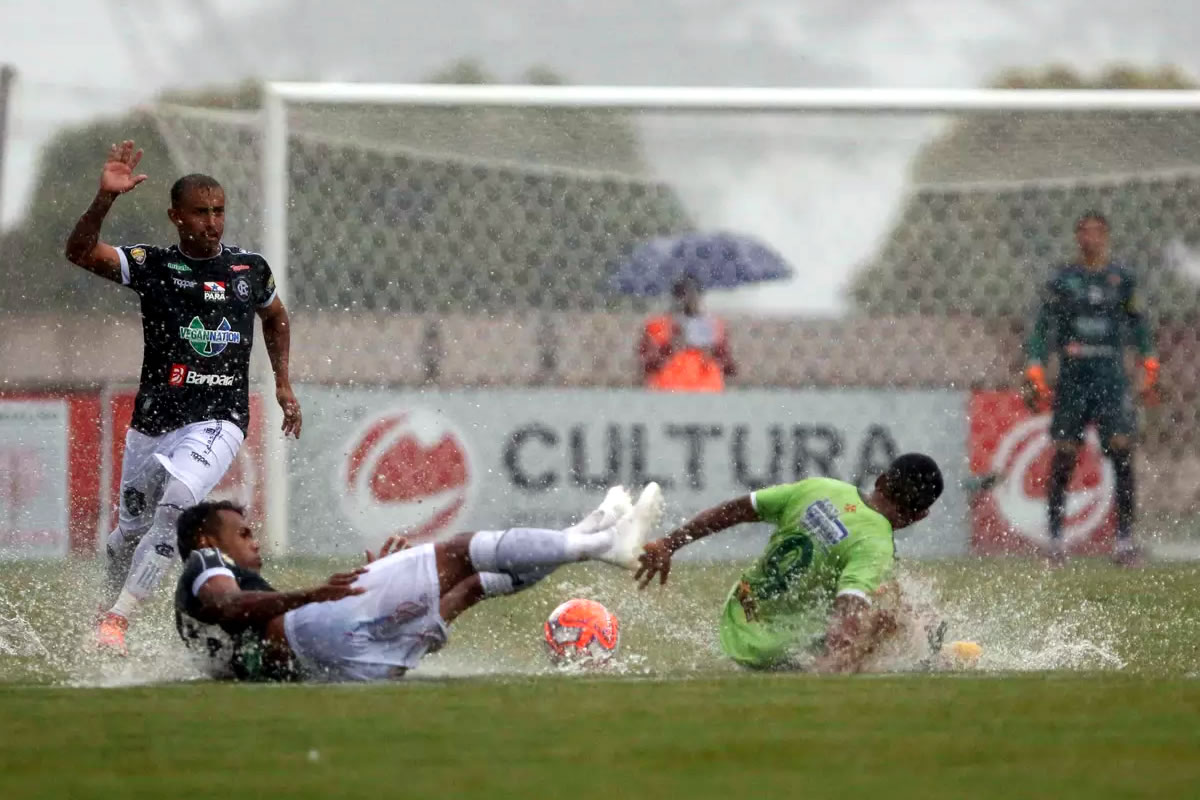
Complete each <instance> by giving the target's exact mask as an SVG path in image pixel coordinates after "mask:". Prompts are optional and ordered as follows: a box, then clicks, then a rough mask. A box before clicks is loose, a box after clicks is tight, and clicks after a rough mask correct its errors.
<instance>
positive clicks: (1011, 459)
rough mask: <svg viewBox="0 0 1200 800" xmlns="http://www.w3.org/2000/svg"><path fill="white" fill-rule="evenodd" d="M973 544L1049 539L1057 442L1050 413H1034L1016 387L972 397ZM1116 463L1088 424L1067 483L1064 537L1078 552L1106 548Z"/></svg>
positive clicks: (1021, 545)
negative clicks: (1050, 491)
mask: <svg viewBox="0 0 1200 800" xmlns="http://www.w3.org/2000/svg"><path fill="white" fill-rule="evenodd" d="M970 414H971V430H970V438H969V443H968V448H969V453H970V460H971V472H972V474H973V475H975V476H976V477H977V478H978V479H979V481H980V483H981V487H980V488H979V490H978V491H977V492H976V493H975V495H974V497H973V499H972V500H971V547H972V550H974V551H975V552H977V553H984V554H996V553H1019V552H1031V551H1034V550H1036V549H1039V548H1042V547H1044V546H1045V545H1046V544H1047V543H1048V542H1049V534H1048V522H1047V518H1046V489H1047V485H1048V482H1049V476H1050V461H1051V459H1052V458H1053V455H1054V444H1053V442H1052V441H1051V438H1050V415H1049V414H1039V415H1036V416H1035V415H1033V414H1032V413H1030V411H1029V410H1028V409H1027V408H1026V406H1025V404H1024V402H1023V401H1022V399H1021V396H1020V395H1019V394H1018V393H1016V392H976V393H975V394H974V395H972V397H971V409H970ZM1113 484H1114V479H1113V471H1112V465H1111V464H1110V463H1109V462H1108V460H1107V459H1105V458H1104V456H1103V454H1102V453H1101V451H1100V442H1099V439H1098V437H1097V436H1096V433H1095V431H1089V432H1088V435H1087V438H1086V440H1085V442H1084V446H1083V448H1082V449H1081V451H1080V454H1079V460H1078V462H1077V463H1076V466H1075V471H1074V473H1073V474H1072V476H1071V483H1070V484H1069V485H1068V487H1067V499H1066V509H1065V514H1064V518H1063V542H1064V544H1065V545H1066V547H1067V548H1068V549H1069V550H1071V551H1073V552H1077V553H1097V552H1106V551H1107V550H1108V549H1110V543H1111V539H1112V535H1113V531H1114V524H1115V523H1114V518H1113V516H1114V515H1113Z"/></svg>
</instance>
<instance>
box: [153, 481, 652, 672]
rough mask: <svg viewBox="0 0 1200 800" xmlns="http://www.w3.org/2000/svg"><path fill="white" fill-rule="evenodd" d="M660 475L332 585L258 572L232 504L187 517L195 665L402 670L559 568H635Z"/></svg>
mask: <svg viewBox="0 0 1200 800" xmlns="http://www.w3.org/2000/svg"><path fill="white" fill-rule="evenodd" d="M662 507H663V498H662V492H661V491H660V490H659V487H658V485H657V484H654V483H650V484H647V485H646V487H645V488H644V489H643V490H642V493H641V496H640V497H638V501H637V503H636V504H632V503H631V502H630V498H629V495H628V493H627V492H626V491H625V490H624V489H623V488H621V487H619V486H618V487H614V488H613V489H610V490H609V492H608V494H607V496H606V497H605V498H604V502H603V503H601V504H600V507H599V508H597V509H596V510H595V511H593V512H592V513H591V514H589V515H588V516H587V517H585V518H584V519H583V521H582V522H580V523H578V524H576V525H573V526H571V527H570V528H566V529H564V530H544V529H537V528H510V529H508V530H503V531H479V532H477V533H464V534H460V535H458V536H455V537H453V538H451V539H448V540H446V541H444V542H437V543H436V544H424V545H421V546H420V547H415V548H412V549H403V545H400V549H399V550H397V551H396V552H391V553H389V551H390V550H394V549H396V538H395V537H393V538H392V539H390V540H388V543H387V544H385V545H384V547H383V549H382V550H381V551H380V554H379V555H380V557H379V558H377V559H376V558H373V557H372V555H371V553H369V552H368V553H367V561H368V564H367V566H366V567H365V568H362V569H358V570H355V571H353V572H346V573H341V574H338V575H334V576H333V577H331V578H330V579H329V580H328V581H327V582H326V583H325V584H323V585H321V586H317V587H314V588H312V589H307V590H301V591H295V592H277V591H275V589H274V588H273V587H272V586H271V585H270V584H269V583H267V582H266V580H264V579H263V577H262V576H261V575H259V573H258V570H259V569H260V568H261V567H262V558H261V557H260V556H259V553H258V542H257V540H256V539H255V538H254V531H253V530H252V529H251V528H250V527H249V526H248V525H247V524H246V520H245V519H244V518H243V516H242V513H241V510H240V509H239V508H238V507H237V506H236V505H234V504H232V503H228V502H219V503H200V504H198V505H195V506H192V507H191V508H189V509H188V510H187V511H185V512H184V513H183V515H182V516H181V517H180V518H179V542H178V544H179V552H180V555H181V556H182V557H183V560H184V568H183V574H182V575H180V577H179V582H178V585H177V586H176V589H175V626H176V629H177V630H178V631H179V635H180V637H181V638H182V639H183V641H184V644H185V645H186V646H187V648H188V650H189V651H190V652H191V654H192V655H193V656H194V658H195V660H196V662H197V666H198V667H199V668H200V669H201V670H202V671H203V672H204V673H205V674H207V675H208V676H210V677H212V678H217V679H222V680H243V681H272V680H274V681H281V680H284V681H286V680H333V681H373V680H384V679H388V678H397V677H400V676H402V675H403V674H404V673H405V672H406V671H407V670H409V669H412V668H413V667H415V666H416V665H417V664H418V663H419V662H420V660H421V658H422V657H424V656H425V654H426V653H430V652H433V651H435V650H438V649H439V648H441V646H442V645H444V644H445V643H446V639H447V636H448V629H447V626H448V625H449V623H450V622H452V621H453V620H454V619H455V618H456V617H457V616H458V615H459V614H461V613H462V612H464V611H466V610H467V609H468V608H470V607H471V606H473V605H475V604H476V603H478V602H480V601H481V600H484V599H486V598H488V597H493V596H497V595H506V594H512V593H513V592H516V591H520V590H522V589H525V588H528V587H529V586H532V585H533V584H534V583H536V582H537V581H538V580H540V579H541V578H543V577H545V576H546V575H548V574H550V572H551V571H553V570H554V568H555V567H558V566H560V565H562V564H569V563H572V562H577V561H585V560H596V561H604V562H606V563H608V564H612V565H614V566H618V567H622V568H624V569H629V570H633V569H635V568H636V567H637V566H638V556H640V555H641V554H642V547H643V545H644V544H645V542H646V541H647V540H648V539H649V537H650V535H651V534H652V533H653V532H654V529H655V528H656V527H657V526H658V523H659V520H660V519H661V518H662Z"/></svg>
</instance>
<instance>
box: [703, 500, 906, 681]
mask: <svg viewBox="0 0 1200 800" xmlns="http://www.w3.org/2000/svg"><path fill="white" fill-rule="evenodd" d="M750 499H751V501H752V502H753V503H754V507H755V509H756V510H757V511H758V515H759V518H760V519H762V520H763V521H764V522H770V523H773V524H774V525H775V532H774V533H773V534H772V535H771V539H770V541H769V542H768V543H767V548H766V550H765V551H764V552H763V554H762V557H760V558H759V559H758V561H756V562H755V563H754V564H753V565H752V566H751V567H750V568H749V569H748V570H746V572H745V573H744V574H743V575H742V580H741V581H740V582H739V583H738V584H737V585H736V586H734V587H733V590H732V591H731V592H730V594H729V598H728V599H727V600H726V603H725V609H724V612H723V614H722V619H721V646H722V648H723V649H724V650H725V652H726V653H727V654H728V655H729V656H730V657H731V658H733V659H734V660H736V661H738V662H739V663H742V664H744V665H747V666H755V667H766V666H771V665H772V664H775V663H778V662H780V661H782V660H784V659H786V657H787V656H788V655H789V653H790V652H792V651H795V650H797V649H804V648H805V647H806V646H807V645H808V644H809V642H810V641H811V640H812V639H814V638H816V637H819V636H820V635H821V634H823V633H824V631H825V626H826V624H827V622H828V617H829V612H830V610H831V608H832V605H833V600H834V598H835V597H837V596H838V595H841V594H851V595H855V596H857V597H861V598H863V599H864V600H867V601H868V602H869V601H870V595H871V593H873V592H874V591H875V590H876V589H877V588H879V586H880V584H882V583H883V582H884V581H885V580H886V579H887V577H888V575H889V574H890V572H891V569H892V564H893V563H894V561H895V543H894V541H893V539H892V526H891V523H889V522H888V521H887V519H885V518H884V517H883V516H882V515H881V514H879V513H878V512H876V511H875V510H874V509H872V508H870V507H869V506H868V505H867V504H866V503H865V502H863V499H862V496H861V495H859V493H858V489H857V488H856V487H855V486H853V485H851V484H849V483H845V482H843V481H838V480H833V479H832V478H809V479H807V480H803V481H800V482H799V483H793V484H787V485H783V486H773V487H771V488H769V489H762V490H760V491H757V492H754V493H753V494H752V495H750Z"/></svg>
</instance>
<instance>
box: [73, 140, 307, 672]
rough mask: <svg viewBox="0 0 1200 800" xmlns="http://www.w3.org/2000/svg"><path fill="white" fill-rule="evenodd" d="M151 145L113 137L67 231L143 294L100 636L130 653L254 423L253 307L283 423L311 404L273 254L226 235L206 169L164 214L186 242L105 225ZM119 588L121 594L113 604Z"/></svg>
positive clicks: (106, 644)
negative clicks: (199, 510) (182, 522)
mask: <svg viewBox="0 0 1200 800" xmlns="http://www.w3.org/2000/svg"><path fill="white" fill-rule="evenodd" d="M141 157H142V151H141V150H137V149H135V147H134V143H133V142H131V141H125V142H122V143H121V144H119V145H113V148H112V150H111V151H110V152H109V155H108V160H107V161H106V162H105V164H104V170H103V172H102V173H101V175H100V190H99V192H97V194H96V198H95V199H94V200H93V201H92V204H91V206H90V207H89V208H88V210H87V211H86V212H84V214H83V216H82V217H81V218H80V219H79V222H77V223H76V225H75V229H74V230H73V231H71V235H70V237H69V238H68V239H67V247H66V256H67V259H68V260H70V261H71V263H73V264H77V265H78V266H80V267H83V268H84V269H86V270H89V271H90V272H94V273H96V274H97V275H99V276H101V277H103V278H107V279H108V280H110V281H113V282H115V283H120V284H122V285H124V286H128V287H129V288H131V289H133V290H134V291H135V292H137V293H138V296H139V297H140V298H141V310H142V337H143V342H144V344H143V348H144V349H143V356H142V374H141V383H140V386H139V389H138V394H137V399H136V401H135V403H136V405H135V407H134V412H133V421H132V424H131V425H130V429H129V431H128V432H127V433H126V436H125V456H124V459H123V462H122V465H121V496H120V516H119V524H118V526H117V528H116V529H115V530H114V531H113V532H112V533H111V534H110V535H109V537H108V542H107V553H108V561H107V578H108V589H109V595H110V596H109V598H108V600H107V601H106V602H112V603H113V604H112V606H111V607H110V608H109V610H108V611H107V612H106V613H104V614H102V616H101V618H100V620H99V622H98V628H97V643H98V645H99V646H100V647H101V648H103V649H106V650H110V651H114V652H118V653H121V654H124V653H125V652H126V649H125V631H126V629H127V628H128V626H129V618H130V616H131V615H132V614H133V612H134V611H135V610H136V608H137V607H138V605H139V604H140V603H141V602H142V601H143V600H145V599H146V597H148V596H149V595H150V593H151V592H152V591H153V590H154V588H155V587H156V586H157V585H158V583H159V581H160V580H161V579H162V577H163V574H164V573H165V572H166V571H167V570H168V569H169V568H170V565H171V563H172V561H173V560H174V558H175V541H176V523H177V521H178V519H179V515H180V514H181V513H182V512H183V510H184V509H186V508H188V507H189V506H192V505H195V504H196V503H199V502H200V501H202V500H203V499H204V498H205V496H206V495H207V494H208V493H209V492H210V491H211V490H212V488H213V487H214V486H216V485H217V483H218V482H219V481H220V480H221V477H222V476H223V475H224V474H225V471H226V470H227V469H229V466H230V464H232V463H233V460H234V458H235V457H236V456H237V452H238V449H239V448H240V447H241V445H242V441H243V439H244V438H245V434H246V429H247V426H248V424H249V421H250V405H249V387H248V383H249V370H250V349H251V344H252V342H253V339H254V316H255V315H256V314H257V315H258V316H259V317H260V318H261V319H262V329H263V339H264V341H265V343H266V347H267V353H268V355H269V356H270V359H271V367H272V369H273V370H274V372H275V395H276V399H277V400H278V401H279V405H280V406H281V407H282V408H283V414H284V422H283V433H284V435H285V436H286V435H288V434H291V435H294V436H297V437H298V436H299V435H300V425H301V416H300V404H299V403H298V402H297V401H296V396H295V394H294V393H293V391H292V387H291V382H290V380H289V378H288V356H289V350H290V344H291V335H290V332H289V327H288V315H287V311H286V310H285V309H284V307H283V303H282V301H280V299H279V297H278V296H277V295H276V292H275V279H274V278H273V277H272V275H271V269H270V267H269V266H267V262H266V260H265V259H264V258H263V257H262V256H260V255H258V254H257V253H250V252H246V251H244V250H241V249H239V248H237V247H230V246H227V245H225V244H223V243H222V242H221V236H222V234H223V233H224V229H225V192H224V190H223V189H222V188H221V185H220V184H219V183H218V182H217V181H216V180H214V179H213V178H210V177H209V176H207V175H198V174H193V175H186V176H184V177H182V178H180V179H179V180H178V181H176V182H175V184H174V185H173V186H172V187H171V207H170V208H169V209H168V210H167V216H168V217H169V218H170V220H171V222H172V223H173V224H174V225H175V228H176V229H177V230H178V232H179V244H178V245H172V246H171V247H155V246H153V245H146V244H138V245H126V246H121V247H114V246H112V245H109V244H105V243H104V242H102V241H100V226H101V224H102V223H103V221H104V217H105V215H106V214H107V213H108V210H109V209H110V208H111V207H112V204H113V202H114V201H115V200H116V199H117V197H118V196H119V195H122V194H124V193H125V192H128V191H131V190H132V189H134V188H135V187H136V186H137V185H138V184H139V183H141V182H142V181H144V180H145V179H146V176H145V175H140V174H135V170H136V169H137V165H138V162H139V161H140V160H141ZM114 599H115V602H113V601H114Z"/></svg>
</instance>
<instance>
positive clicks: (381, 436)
mask: <svg viewBox="0 0 1200 800" xmlns="http://www.w3.org/2000/svg"><path fill="white" fill-rule="evenodd" d="M341 487H342V490H341V495H342V498H343V510H344V511H345V513H346V516H347V517H348V518H349V520H350V521H351V522H352V524H353V525H354V526H355V527H356V528H358V529H359V531H361V532H362V533H363V534H364V536H366V537H367V538H380V537H386V536H390V535H392V534H403V535H405V536H407V537H408V538H409V539H410V540H412V541H414V542H419V541H422V540H428V541H432V540H436V539H437V538H438V537H439V536H441V535H443V534H445V533H447V532H450V530H451V527H450V526H451V523H452V522H454V520H455V519H456V518H457V517H458V516H459V515H460V514H461V513H462V511H463V509H464V507H465V506H466V504H467V500H468V498H469V494H470V489H471V466H470V457H469V455H468V453H467V448H466V444H465V442H464V440H463V438H462V437H461V436H460V435H459V434H458V432H457V431H456V430H454V428H453V426H452V425H451V424H450V422H449V420H447V419H446V418H445V417H443V416H442V415H440V414H437V413H435V412H433V411H428V410H424V409H412V410H405V411H399V412H388V413H384V414H381V415H378V416H376V417H374V418H372V419H371V420H370V421H368V422H367V424H366V425H365V426H364V427H363V428H362V429H361V430H360V431H359V432H358V433H357V434H356V435H355V436H354V437H352V438H351V439H350V441H349V447H348V448H347V457H346V460H345V462H344V466H343V469H342V475H341Z"/></svg>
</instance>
